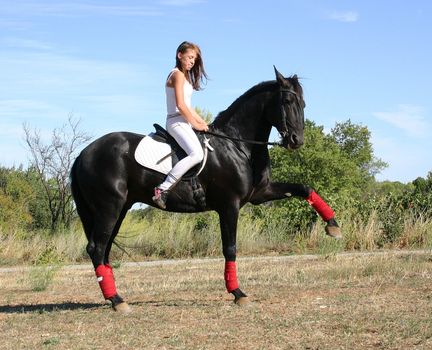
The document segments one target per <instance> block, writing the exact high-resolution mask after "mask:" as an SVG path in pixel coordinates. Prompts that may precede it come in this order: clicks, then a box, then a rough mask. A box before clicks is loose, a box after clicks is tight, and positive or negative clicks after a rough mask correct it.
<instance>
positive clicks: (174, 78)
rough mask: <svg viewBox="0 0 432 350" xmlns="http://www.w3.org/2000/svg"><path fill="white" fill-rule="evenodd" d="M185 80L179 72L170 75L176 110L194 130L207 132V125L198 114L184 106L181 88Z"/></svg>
mask: <svg viewBox="0 0 432 350" xmlns="http://www.w3.org/2000/svg"><path fill="white" fill-rule="evenodd" d="M185 79H186V78H185V76H184V74H183V73H182V72H180V71H175V72H174V73H173V74H172V75H171V79H170V80H171V82H172V86H173V88H174V93H175V99H176V105H177V108H178V110H179V111H180V113H181V115H182V116H183V118H185V119H186V121H187V122H189V123H190V124H191V125H192V127H193V128H194V129H196V130H202V131H207V130H208V126H207V123H206V122H205V121H204V120H203V119H202V118H201V117H200V116H199V115H198V113H196V112H195V111H194V110H191V109H189V107H188V106H187V105H186V103H185V101H184V91H183V88H184V83H185ZM168 83H170V82H168Z"/></svg>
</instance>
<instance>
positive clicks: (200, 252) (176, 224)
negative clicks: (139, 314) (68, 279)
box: [0, 207, 432, 266]
mask: <svg viewBox="0 0 432 350" xmlns="http://www.w3.org/2000/svg"><path fill="white" fill-rule="evenodd" d="M379 214H380V213H379V212H378V211H377V210H372V211H370V213H369V215H366V216H365V215H364V214H362V215H360V214H359V213H358V212H356V211H354V210H349V209H347V210H344V211H341V212H340V215H339V216H338V217H337V219H338V222H339V224H340V225H341V228H342V233H343V235H344V239H343V240H342V241H335V240H333V239H331V238H329V237H327V236H326V235H325V233H324V223H323V222H321V221H320V220H317V221H316V222H315V223H313V224H312V225H310V224H309V225H308V226H304V227H298V228H293V227H292V225H291V223H290V221H289V220H275V218H274V211H273V209H272V207H268V208H264V209H263V210H261V211H260V215H259V216H257V215H255V214H254V212H253V210H251V209H250V208H249V207H246V208H244V209H243V210H242V212H241V215H240V218H239V223H238V232H237V248H238V252H239V254H240V255H243V256H245V255H259V254H306V253H312V254H323V255H331V254H334V253H336V252H340V251H351V250H362V251H365V250H366V251H368V250H376V249H380V248H385V249H392V248H398V249H400V248H405V249H411V248H416V249H421V248H423V249H426V248H432V220H431V218H429V217H427V216H421V215H420V216H419V215H418V214H415V213H405V214H406V215H405V216H404V217H401V218H399V221H398V225H400V227H398V229H397V230H395V231H394V232H393V233H392V235H390V236H389V234H388V231H386V228H387V226H386V223H385V222H384V223H383V220H382V219H380V217H379ZM116 243H117V244H118V245H119V246H120V247H122V248H121V249H119V248H118V247H116V246H113V249H112V253H111V259H112V261H123V260H131V259H135V260H142V259H158V258H187V257H207V256H222V249H221V246H222V244H221V239H220V228H219V218H218V216H217V214H216V213H213V212H209V213H200V214H176V213H165V212H162V211H160V210H145V211H134V212H131V213H129V214H128V215H127V216H126V218H125V220H124V222H123V225H122V227H121V230H120V232H119V234H118V237H117V239H116ZM86 244H87V241H86V238H85V235H84V233H83V232H82V228H81V225H80V223H79V221H77V222H76V224H75V226H74V227H73V228H71V229H70V230H68V231H65V232H59V233H56V234H51V233H48V232H26V231H23V230H22V231H19V230H18V231H13V232H5V231H1V230H0V265H15V264H32V265H36V266H40V265H44V264H64V263H76V262H83V261H85V262H89V258H88V256H87V253H86V251H85V247H86Z"/></svg>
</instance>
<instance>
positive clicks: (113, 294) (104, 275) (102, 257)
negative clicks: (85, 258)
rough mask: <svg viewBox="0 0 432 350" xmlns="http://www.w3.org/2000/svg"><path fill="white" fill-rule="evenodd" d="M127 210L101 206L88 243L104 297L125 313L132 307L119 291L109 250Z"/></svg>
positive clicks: (89, 252)
mask: <svg viewBox="0 0 432 350" xmlns="http://www.w3.org/2000/svg"><path fill="white" fill-rule="evenodd" d="M126 212H127V209H124V208H118V206H117V208H116V206H114V205H106V206H105V208H102V207H100V209H99V213H100V214H99V215H98V216H97V217H96V218H95V221H94V226H93V232H92V234H91V237H90V238H89V243H88V245H87V253H88V254H89V255H90V258H91V260H92V263H93V266H94V268H95V273H96V277H97V280H98V282H99V286H100V288H101V291H102V294H103V296H104V298H105V299H107V300H110V301H111V303H112V306H113V308H114V310H116V311H120V312H125V313H126V312H129V311H130V308H129V306H128V305H127V303H125V302H124V301H123V298H122V297H120V295H119V294H118V293H117V289H116V286H115V281H114V274H113V270H112V267H111V265H110V264H109V252H110V250H111V245H112V242H113V240H114V238H115V236H116V235H117V232H118V230H119V228H120V225H121V223H122V221H123V219H124V217H125V215H126Z"/></svg>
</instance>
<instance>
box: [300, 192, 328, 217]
mask: <svg viewBox="0 0 432 350" xmlns="http://www.w3.org/2000/svg"><path fill="white" fill-rule="evenodd" d="M306 200H307V201H308V203H309V204H310V205H311V206H312V207H313V208H314V209H315V210H316V212H317V213H318V214H319V215H320V216H321V217H322V219H323V220H324V221H329V220H330V219H332V218H333V217H334V211H333V209H332V208H330V207H329V206H328V204H327V203H326V202H324V200H323V199H322V198H321V197H320V196H318V194H317V193H316V192H315V191H312V193H311V194H310V195H309V197H307V198H306Z"/></svg>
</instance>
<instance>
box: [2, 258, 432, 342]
mask: <svg viewBox="0 0 432 350" xmlns="http://www.w3.org/2000/svg"><path fill="white" fill-rule="evenodd" d="M238 270H239V271H238V276H239V280H240V286H241V288H242V289H243V290H244V291H245V292H246V293H247V294H249V296H250V299H251V303H250V305H249V306H247V307H239V306H236V305H235V304H234V303H233V302H232V296H231V295H230V294H228V293H226V292H225V288H224V281H223V260H221V259H211V260H189V261H178V262H175V263H172V262H171V263H170V264H164V263H163V262H161V263H159V262H156V263H152V264H142V265H140V266H138V265H135V264H128V265H126V264H122V265H120V267H118V268H116V269H115V270H114V271H115V276H116V280H117V289H118V291H119V293H120V294H121V295H122V296H123V297H124V298H125V299H126V300H127V301H128V302H129V304H130V305H131V307H132V308H133V312H132V313H131V314H129V315H122V314H119V313H116V312H114V311H112V310H111V308H110V305H109V304H107V303H105V302H104V301H103V298H102V295H101V293H100V291H99V287H98V285H97V282H96V279H95V277H94V273H93V271H92V270H91V269H90V268H88V269H86V268H84V269H82V268H65V267H63V268H58V269H56V270H55V271H54V272H55V273H54V275H53V276H51V277H50V280H49V281H50V282H51V283H50V284H49V285H48V286H47V287H46V289H45V290H42V291H35V289H38V287H40V284H41V281H38V280H37V277H35V273H34V268H30V269H20V268H17V269H7V270H6V269H3V270H0V332H1V334H2V339H1V340H0V348H1V349H104V350H107V349H218V350H219V349H231V350H232V349H236V350H237V349H248V350H249V349H432V316H431V315H432V255H431V253H430V252H415V253H414V252H413V253H410V252H403V253H398V252H387V253H379V254H374V255H361V254H349V255H344V254H342V255H336V256H316V257H311V256H308V257H301V256H299V257H261V258H254V259H250V258H239V259H238ZM39 289H43V288H39Z"/></svg>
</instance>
